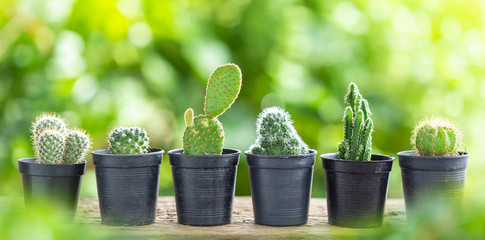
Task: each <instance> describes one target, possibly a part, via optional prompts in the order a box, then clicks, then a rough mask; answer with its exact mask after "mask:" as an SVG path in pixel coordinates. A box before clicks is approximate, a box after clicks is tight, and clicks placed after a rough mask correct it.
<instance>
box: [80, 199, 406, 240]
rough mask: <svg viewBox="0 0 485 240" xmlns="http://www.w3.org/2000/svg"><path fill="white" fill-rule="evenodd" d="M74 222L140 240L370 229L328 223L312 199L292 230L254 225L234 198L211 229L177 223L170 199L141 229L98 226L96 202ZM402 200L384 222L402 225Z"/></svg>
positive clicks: (85, 205) (335, 234)
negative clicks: (227, 218)
mask: <svg viewBox="0 0 485 240" xmlns="http://www.w3.org/2000/svg"><path fill="white" fill-rule="evenodd" d="M77 214H78V215H77V218H76V222H85V223H92V224H95V225H97V226H98V227H99V228H100V229H105V230H106V229H111V230H116V232H119V233H121V234H123V236H130V237H133V238H142V239H202V238H203V239H282V238H285V239H291V238H293V239H315V238H320V239H328V238H330V239H334V238H338V239H341V238H354V237H356V236H358V237H359V238H361V237H365V236H370V235H371V234H372V232H373V231H374V230H373V229H352V228H342V227H336V226H332V225H329V224H328V219H327V209H326V200H325V199H322V198H313V199H311V201H310V216H309V220H308V223H307V224H305V225H301V226H292V227H269V226H262V225H257V224H254V219H253V209H252V203H251V197H236V198H235V199H234V211H233V216H232V223H231V224H228V225H222V226H214V227H195V226H186V225H182V224H178V223H177V214H176V210H175V199H174V197H160V198H159V199H158V208H157V219H156V222H155V223H154V224H151V225H145V226H130V227H114V226H105V225H102V224H101V219H100V214H99V205H98V201H97V199H81V200H80V201H79V207H78V213H77ZM405 219H406V217H405V208H404V200H402V199H388V200H387V202H386V212H385V220H384V221H385V222H387V223H389V224H403V223H404V222H405Z"/></svg>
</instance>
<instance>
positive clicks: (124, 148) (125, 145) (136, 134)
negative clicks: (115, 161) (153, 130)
mask: <svg viewBox="0 0 485 240" xmlns="http://www.w3.org/2000/svg"><path fill="white" fill-rule="evenodd" d="M108 142H109V149H110V151H111V153H112V154H142V153H147V152H148V148H149V144H150V139H149V138H148V135H147V132H146V131H145V130H144V129H142V128H139V127H119V128H115V129H113V131H111V133H110V134H109V139H108Z"/></svg>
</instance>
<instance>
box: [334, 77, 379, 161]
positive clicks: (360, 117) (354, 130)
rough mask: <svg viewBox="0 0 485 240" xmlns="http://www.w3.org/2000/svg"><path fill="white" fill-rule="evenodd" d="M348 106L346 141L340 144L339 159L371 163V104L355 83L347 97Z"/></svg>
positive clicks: (350, 86)
mask: <svg viewBox="0 0 485 240" xmlns="http://www.w3.org/2000/svg"><path fill="white" fill-rule="evenodd" d="M345 103H346V104H347V105H348V106H347V107H346V108H345V111H344V118H343V121H344V123H345V127H344V140H342V141H340V142H339V143H338V152H339V158H340V159H345V160H354V161H370V159H371V151H372V131H373V129H374V123H373V122H372V119H371V118H370V115H371V112H370V109H369V103H368V102H367V100H365V99H364V98H363V97H362V95H361V94H360V92H359V89H358V88H357V85H355V83H350V85H349V90H348V92H347V95H346V96H345Z"/></svg>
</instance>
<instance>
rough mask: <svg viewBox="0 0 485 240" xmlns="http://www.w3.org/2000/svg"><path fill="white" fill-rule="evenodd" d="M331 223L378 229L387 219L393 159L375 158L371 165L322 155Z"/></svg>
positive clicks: (334, 154)
mask: <svg viewBox="0 0 485 240" xmlns="http://www.w3.org/2000/svg"><path fill="white" fill-rule="evenodd" d="M321 157H322V161H323V168H324V170H325V187H326V193H327V211H328V222H329V224H332V225H337V226H341V227H353V228H368V227H379V226H381V225H382V220H383V217H384V205H385V203H386V197H387V187H388V182H389V173H390V172H391V169H392V162H393V160H394V158H393V157H391V156H386V155H379V154H372V156H371V161H368V162H358V161H349V160H341V159H339V158H338V154H337V153H328V154H322V155H321Z"/></svg>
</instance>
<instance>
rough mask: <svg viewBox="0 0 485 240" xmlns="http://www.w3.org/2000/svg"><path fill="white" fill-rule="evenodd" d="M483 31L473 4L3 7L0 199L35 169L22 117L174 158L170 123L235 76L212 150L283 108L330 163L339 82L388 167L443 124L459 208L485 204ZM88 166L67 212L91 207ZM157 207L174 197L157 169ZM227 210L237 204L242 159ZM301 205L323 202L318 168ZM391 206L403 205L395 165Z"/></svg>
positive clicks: (209, 0) (247, 135)
mask: <svg viewBox="0 0 485 240" xmlns="http://www.w3.org/2000/svg"><path fill="white" fill-rule="evenodd" d="M484 23H485V4H484V3H483V2H481V1H478V0H477V1H473V0H470V1H461V0H456V1H449V0H445V1H440V0H426V1H399V0H395V1H387V0H371V1H362V0H360V1H359V0H356V1H337V0H327V1H318V0H306V1H255V0H253V1H251V0H229V1H222V0H215V1H214V0H200V1H184V0H173V1H156V0H143V1H142V0H117V1H116V0H106V1H98V0H83V1H75V0H63V1H59V0H46V1H37V0H19V1H13V0H2V1H0V83H1V85H0V196H19V197H21V196H23V193H22V187H21V184H22V183H21V178H20V174H19V173H18V166H17V161H18V159H20V158H24V157H31V156H33V150H32V145H31V142H30V132H29V128H30V126H31V121H32V120H33V119H34V118H35V116H36V115H38V114H40V113H42V112H59V113H60V114H61V115H62V116H63V117H64V118H66V119H67V121H68V122H69V123H70V125H71V126H76V127H80V128H84V129H86V130H87V131H88V132H89V133H90V135H91V138H92V140H93V142H94V143H93V149H101V148H105V147H106V138H107V133H108V132H109V131H110V130H111V129H112V128H113V127H116V126H119V125H139V126H141V127H143V128H145V129H146V130H147V131H148V134H149V136H150V137H151V146H152V147H160V148H163V149H164V150H165V151H167V150H170V149H174V148H180V147H181V141H182V133H183V129H184V127H185V126H184V122H183V112H184V111H185V109H186V108H188V107H192V108H193V109H194V110H195V113H196V114H199V113H202V112H203V100H204V94H205V85H206V81H207V78H208V76H209V75H210V73H211V72H212V70H213V69H215V68H216V67H217V66H219V65H221V64H224V63H227V62H233V63H236V64H238V65H239V66H240V67H241V69H242V73H243V86H242V90H241V93H240V95H239V98H238V99H237V101H236V102H235V104H234V105H233V106H232V107H231V108H230V109H229V110H228V111H227V112H226V113H225V114H224V115H222V116H221V117H220V120H221V122H222V123H223V125H224V129H225V132H226V142H225V146H226V147H230V148H237V149H240V150H242V151H244V150H247V149H248V147H249V146H250V145H251V144H252V143H253V141H254V138H255V120H256V117H257V114H258V113H259V112H260V111H261V110H262V108H264V107H269V106H282V107H284V108H285V109H286V110H287V111H289V112H290V113H291V114H292V117H293V119H294V121H295V127H296V129H297V130H298V132H299V133H300V135H301V137H302V138H303V140H304V141H305V142H306V143H307V144H308V145H309V146H310V147H311V148H314V149H316V150H317V151H318V153H319V154H321V153H327V152H335V151H336V146H337V142H338V141H340V140H341V139H342V137H343V130H342V128H343V126H342V122H341V118H342V114H343V109H344V104H343V96H344V95H345V92H346V88H347V86H348V84H349V82H351V81H353V82H356V83H357V84H358V85H359V87H360V90H361V92H362V94H363V95H364V97H365V98H367V99H368V100H369V103H370V107H371V110H372V112H373V119H374V123H375V132H374V135H373V143H374V145H373V152H374V153H381V154H388V155H392V156H396V153H397V152H399V151H402V150H407V149H409V148H410V144H409V138H410V132H411V130H412V128H413V126H414V124H415V122H416V121H419V120H421V119H422V118H424V117H425V116H436V115H440V116H445V117H449V118H450V119H452V120H454V121H455V122H456V123H458V124H459V125H460V126H461V128H462V129H463V131H464V135H465V138H464V140H465V142H464V150H466V151H468V152H470V153H471V158H470V163H469V167H468V176H467V177H468V179H467V183H466V194H467V196H481V197H482V198H484V195H485V194H484V191H483V187H482V186H483V185H482V182H483V176H484V175H485V161H484V159H483V158H485V148H484V145H483V136H485V123H484V118H485V104H484V101H485V24H484ZM87 160H88V163H89V165H88V171H87V173H86V175H85V177H84V179H83V184H82V192H81V197H84V198H96V195H97V193H96V181H95V177H94V169H93V165H92V158H91V156H90V155H89V156H88V157H87ZM160 195H173V188H172V179H171V170H170V165H169V162H168V157H167V155H165V156H164V161H163V163H162V172H161V177H160ZM236 195H250V188H249V178H248V172H247V165H246V162H245V158H244V156H243V155H242V156H241V162H240V164H239V168H238V178H237V186H236ZM312 196H313V197H324V196H325V189H324V181H323V169H322V165H321V160H320V159H319V158H318V159H317V164H316V165H315V173H314V181H313V193H312ZM389 197H391V198H402V185H401V179H400V169H399V166H398V163H397V161H396V162H395V163H394V169H393V171H392V172H391V180H390V185H389Z"/></svg>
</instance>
